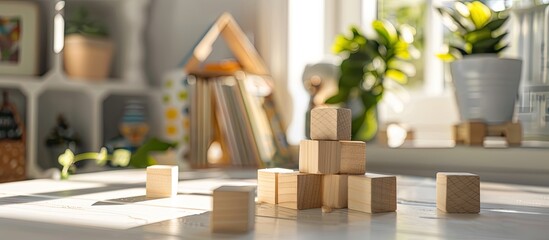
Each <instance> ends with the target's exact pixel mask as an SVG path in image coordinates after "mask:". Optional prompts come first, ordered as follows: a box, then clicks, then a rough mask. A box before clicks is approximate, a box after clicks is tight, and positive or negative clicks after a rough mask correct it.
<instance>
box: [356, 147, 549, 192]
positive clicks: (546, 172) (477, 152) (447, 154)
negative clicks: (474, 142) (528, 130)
mask: <svg viewBox="0 0 549 240" xmlns="http://www.w3.org/2000/svg"><path fill="white" fill-rule="evenodd" d="M366 169H367V171H373V172H387V173H394V174H406V175H416V176H425V177H434V176H435V175H436V172H442V171H465V172H472V173H476V174H479V175H480V177H481V179H482V180H485V181H494V182H506V183H516V184H532V185H543V186H549V148H525V147H520V148H483V147H467V146H458V147H455V148H388V147H382V146H379V145H375V144H369V145H368V146H367V148H366Z"/></svg>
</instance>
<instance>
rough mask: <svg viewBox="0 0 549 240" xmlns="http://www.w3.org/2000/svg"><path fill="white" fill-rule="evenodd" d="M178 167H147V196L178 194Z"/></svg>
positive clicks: (163, 196)
mask: <svg viewBox="0 0 549 240" xmlns="http://www.w3.org/2000/svg"><path fill="white" fill-rule="evenodd" d="M178 173H179V170H178V167H177V166H168V165H154V166H150V167H147V183H146V189H147V197H149V198H165V197H173V196H175V195H177V182H178V180H179V179H178V176H177V175H178Z"/></svg>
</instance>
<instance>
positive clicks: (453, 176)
mask: <svg viewBox="0 0 549 240" xmlns="http://www.w3.org/2000/svg"><path fill="white" fill-rule="evenodd" d="M436 185H437V187H436V192H437V208H438V209H440V210H441V211H444V212H447V213H478V212H480V178H479V176H478V175H475V174H471V173H449V172H439V173H437V180H436Z"/></svg>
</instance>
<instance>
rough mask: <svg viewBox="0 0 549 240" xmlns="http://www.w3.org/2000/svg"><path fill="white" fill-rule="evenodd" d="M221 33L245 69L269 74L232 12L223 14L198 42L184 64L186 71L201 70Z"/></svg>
mask: <svg viewBox="0 0 549 240" xmlns="http://www.w3.org/2000/svg"><path fill="white" fill-rule="evenodd" d="M220 35H221V36H222V37H223V39H224V40H225V42H226V43H227V45H228V46H229V50H231V52H232V53H233V55H234V56H235V57H236V60H237V61H238V62H239V63H240V64H241V65H242V69H243V70H244V71H246V72H248V73H252V74H257V75H269V71H268V70H267V67H266V66H265V63H264V62H263V60H262V59H261V57H260V56H259V53H258V52H257V50H256V49H255V48H254V46H253V44H252V43H251V42H250V40H248V38H247V37H246V35H245V34H244V32H243V31H242V29H241V28H240V26H238V24H237V23H236V21H235V19H234V18H233V17H232V16H231V14H230V13H223V14H221V16H220V17H219V18H218V19H217V21H215V22H214V24H213V25H212V26H211V27H210V29H209V30H208V31H207V32H206V34H204V36H203V37H202V39H201V40H200V41H199V42H198V43H197V44H196V46H195V47H194V49H193V51H192V52H191V55H190V56H189V57H188V60H187V62H186V63H185V65H184V66H183V68H184V70H185V72H187V73H196V72H200V71H201V69H200V64H201V63H202V62H204V61H205V60H206V58H207V57H208V56H209V55H210V54H211V53H212V46H213V44H214V42H215V40H216V39H217V38H218V37H219V36H220Z"/></svg>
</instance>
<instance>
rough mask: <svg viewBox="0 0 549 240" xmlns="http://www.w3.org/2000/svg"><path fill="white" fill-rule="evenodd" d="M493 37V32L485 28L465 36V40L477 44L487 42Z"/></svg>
mask: <svg viewBox="0 0 549 240" xmlns="http://www.w3.org/2000/svg"><path fill="white" fill-rule="evenodd" d="M491 37H492V31H490V30H489V29H486V28H483V29H479V30H476V31H472V32H468V33H467V34H465V35H464V36H463V39H464V40H465V41H467V42H470V43H476V42H478V41H481V40H485V39H488V38H491Z"/></svg>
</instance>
